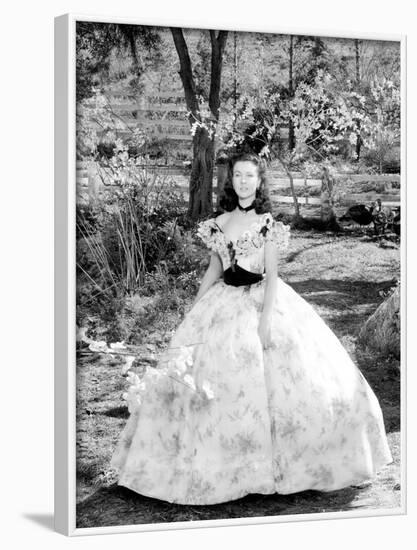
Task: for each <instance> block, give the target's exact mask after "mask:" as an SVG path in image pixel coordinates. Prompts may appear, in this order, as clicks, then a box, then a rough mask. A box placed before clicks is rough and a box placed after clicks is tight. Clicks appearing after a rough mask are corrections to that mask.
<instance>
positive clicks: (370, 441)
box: [112, 213, 392, 505]
mask: <svg viewBox="0 0 417 550" xmlns="http://www.w3.org/2000/svg"><path fill="white" fill-rule="evenodd" d="M198 235H199V236H200V238H201V239H202V240H203V241H204V243H205V244H206V245H207V247H208V248H209V249H211V250H212V251H214V252H217V253H218V254H219V255H220V257H221V259H222V262H223V267H224V277H223V279H221V280H219V281H218V282H216V283H215V284H214V285H213V286H212V287H210V289H209V290H208V291H207V293H206V294H205V295H204V296H203V297H202V298H201V299H200V300H199V301H198V302H197V304H195V305H194V307H193V308H192V309H191V311H190V312H189V313H188V314H187V315H186V316H185V318H184V319H183V321H182V323H181V324H180V325H179V327H178V329H177V331H176V333H175V334H174V336H173V338H172V340H171V342H170V345H169V347H168V349H167V351H166V352H165V353H164V354H163V356H162V357H161V359H160V368H159V369H155V368H148V370H147V371H146V373H145V374H144V375H143V376H142V377H138V376H137V375H136V374H133V373H132V374H131V375H130V382H131V385H130V388H129V391H128V392H127V395H126V396H125V397H126V399H127V401H128V404H129V411H130V417H129V419H128V421H127V424H126V426H125V428H124V430H123V432H122V434H121V437H120V440H119V442H118V444H117V447H116V450H115V452H114V454H113V458H112V466H113V467H115V468H117V470H118V471H119V480H118V483H119V484H120V485H123V486H125V487H128V488H129V489H131V490H133V491H136V492H137V493H140V494H142V495H146V496H150V497H154V498H158V499H161V500H164V501H168V502H172V503H179V504H194V505H196V504H200V505H203V504H215V503H220V502H226V501H229V500H233V499H238V498H240V497H243V496H245V495H247V494H249V493H262V494H273V493H281V494H289V493H296V492H299V491H303V490H307V489H314V490H318V491H333V490H336V489H341V488H343V487H347V486H349V485H353V484H355V485H356V484H360V483H363V482H365V481H369V480H372V478H373V477H374V476H375V474H376V472H377V471H378V470H379V469H380V468H381V467H382V466H384V465H386V464H387V463H389V462H391V461H392V457H391V453H390V450H389V447H388V443H387V438H386V434H385V429H384V423H383V417H382V412H381V408H380V406H379V403H378V400H377V398H376V396H375V394H374V393H373V391H372V389H371V388H370V386H369V385H368V383H367V381H366V380H365V378H364V377H363V375H362V374H361V372H360V371H359V369H358V368H357V367H356V365H355V364H354V363H353V362H352V360H351V359H350V357H349V355H348V353H347V352H346V350H345V349H344V347H343V346H342V344H341V343H340V341H339V340H338V338H337V337H336V336H335V334H334V333H333V332H332V331H331V329H330V328H329V327H328V326H327V325H326V323H325V322H324V321H323V320H322V319H321V317H320V316H319V315H318V314H317V313H316V311H315V310H314V309H313V307H312V306H310V305H309V304H308V303H307V302H306V301H305V300H304V299H303V298H302V297H301V296H299V295H298V294H297V293H296V292H295V291H294V290H293V289H292V288H291V287H290V286H288V285H287V284H286V283H285V282H284V281H283V280H282V279H281V278H280V277H278V280H277V285H278V287H277V296H276V300H275V303H274V306H273V311H272V319H271V333H272V345H271V346H270V347H269V348H268V349H267V350H263V348H262V345H261V341H260V339H259V336H258V332H257V327H258V322H259V318H260V314H261V310H262V306H263V296H264V288H265V283H264V278H263V276H262V274H263V272H264V245H265V241H266V240H269V239H272V240H273V241H275V242H276V243H277V246H278V248H284V247H285V246H286V245H287V242H288V236H289V230H288V227H287V226H285V225H283V224H282V223H281V222H276V221H274V220H273V218H272V216H271V214H270V213H266V214H263V215H262V216H261V217H260V218H259V219H258V221H256V222H255V223H254V224H253V225H252V226H251V228H250V229H249V230H248V231H246V232H245V233H243V234H242V235H241V236H240V237H239V238H238V239H237V240H235V241H230V240H228V239H227V238H226V235H225V234H224V233H223V231H222V229H221V227H219V226H218V225H217V223H216V221H215V219H209V220H207V221H204V222H201V223H200V225H199V228H198Z"/></svg>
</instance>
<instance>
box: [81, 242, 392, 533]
mask: <svg viewBox="0 0 417 550" xmlns="http://www.w3.org/2000/svg"><path fill="white" fill-rule="evenodd" d="M281 265H282V268H281V270H280V275H281V276H282V277H283V278H284V279H285V280H286V281H287V282H289V283H290V284H291V285H292V286H293V288H294V289H295V290H296V291H297V292H298V293H300V294H301V295H302V296H303V297H304V298H305V299H307V300H308V301H309V302H310V303H311V304H312V305H313V306H314V307H315V308H316V309H317V310H318V312H319V313H320V314H321V315H322V316H323V317H324V318H325V320H326V322H327V323H328V324H329V325H330V326H331V328H332V329H333V330H334V331H335V332H336V334H337V335H338V337H339V338H341V340H342V342H343V344H344V345H345V347H346V348H347V350H348V352H349V353H350V354H351V356H352V357H353V358H354V359H355V361H356V363H357V364H358V366H359V368H360V369H361V370H362V372H363V374H364V375H365V377H366V378H367V380H368V382H369V383H370V385H371V387H372V388H373V389H374V391H375V393H376V395H377V397H378V399H379V401H380V403H381V406H382V409H383V413H384V420H385V426H386V430H387V433H388V440H389V444H390V448H391V452H392V454H393V458H394V461H393V463H392V464H390V465H388V466H387V467H386V468H384V469H383V470H382V471H381V472H380V473H379V475H378V477H377V479H376V480H375V482H374V483H373V484H372V485H369V486H367V487H362V488H355V487H349V488H346V489H343V490H341V491H335V492H332V493H320V492H315V491H305V492H302V493H298V494H293V495H288V496H282V495H268V496H265V495H249V496H247V497H245V498H242V499H239V500H236V501H232V502H228V503H224V504H219V505H215V506H181V505H175V504H169V503H166V502H162V501H159V500H155V499H151V498H146V497H143V496H140V495H138V494H136V493H134V492H132V491H129V490H127V489H124V488H122V487H118V486H117V485H116V484H115V483H114V479H112V478H111V477H109V476H108V472H107V465H108V463H109V460H110V456H111V452H112V449H113V447H114V444H115V443H116V441H117V437H118V435H119V433H120V430H121V428H122V426H123V425H124V423H125V419H126V418H127V415H128V412H127V409H126V407H125V406H124V403H123V401H122V399H121V394H122V392H123V391H124V388H125V381H124V379H123V377H122V376H121V374H120V368H119V366H118V364H117V363H115V362H112V361H111V360H110V359H109V358H106V359H104V360H103V359H98V360H97V361H95V362H94V361H93V362H92V361H91V360H86V359H80V360H79V364H78V375H77V386H78V390H77V396H78V405H77V473H78V484H77V487H78V491H77V501H78V504H77V527H99V526H115V525H134V524H145V523H164V524H165V523H166V522H180V521H201V520H211V519H225V518H245V517H263V516H280V515H288V514H291V515H292V514H305V513H317V512H340V511H347V512H348V511H352V510H387V511H388V513H389V511H390V510H391V511H393V510H394V509H396V508H399V507H400V504H401V486H400V370H399V361H398V360H397V359H395V358H393V357H388V358H386V357H385V358H381V357H377V356H375V355H373V354H369V353H367V352H365V351H364V350H360V349H358V348H357V347H356V335H357V333H358V330H359V328H360V326H361V325H362V324H363V322H364V321H365V320H366V318H367V317H368V316H369V315H370V314H371V313H372V312H373V311H374V310H375V309H376V307H377V306H378V305H379V303H380V302H381V301H382V300H383V294H384V292H385V291H387V290H388V289H389V288H390V286H392V284H393V277H395V276H398V272H399V250H398V246H397V247H396V246H391V245H390V244H388V245H387V246H379V245H377V244H375V243H373V242H371V241H370V240H368V239H367V238H366V237H363V238H358V237H357V236H356V237H342V238H336V237H333V236H328V235H323V234H322V235H317V234H313V233H307V234H301V233H300V234H298V235H295V236H294V239H293V243H292V245H291V249H290V250H289V252H288V253H287V255H286V257H285V259H284V258H283V260H282V263H281Z"/></svg>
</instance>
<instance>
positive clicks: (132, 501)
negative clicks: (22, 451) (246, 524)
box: [77, 485, 362, 528]
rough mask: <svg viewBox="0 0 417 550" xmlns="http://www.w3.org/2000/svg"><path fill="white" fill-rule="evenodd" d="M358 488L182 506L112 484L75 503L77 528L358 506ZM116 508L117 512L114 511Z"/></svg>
mask: <svg viewBox="0 0 417 550" xmlns="http://www.w3.org/2000/svg"><path fill="white" fill-rule="evenodd" d="M361 492H362V489H359V488H353V487H349V488H346V489H342V490H340V491H333V492H331V493H320V492H318V491H304V492H302V493H296V494H293V495H258V494H253V495H248V496H246V497H244V498H241V499H239V500H235V501H231V502H227V503H224V504H216V505H211V506H184V505H179V504H171V503H168V502H163V501H160V500H157V499H153V498H148V497H144V496H142V495H138V494H137V493H134V492H133V491H130V490H129V489H126V488H124V487H120V486H118V485H113V486H111V487H108V488H101V489H99V490H98V491H97V492H96V493H94V494H93V495H92V496H91V497H89V498H87V499H86V500H84V501H83V502H82V503H80V504H78V506H77V516H78V523H77V527H78V528H81V527H104V526H114V525H137V524H144V523H169V522H181V521H201V520H214V519H232V518H246V517H265V516H280V515H293V514H306V513H310V514H311V513H321V512H328V511H333V512H335V511H342V510H346V509H349V510H355V509H357V508H361V507H362V504H361V502H360V500H359V501H358V503H357V504H355V502H354V501H355V499H357V497H358V496H359V495H360V493H361ZM115 510H117V514H115V513H114V511H115Z"/></svg>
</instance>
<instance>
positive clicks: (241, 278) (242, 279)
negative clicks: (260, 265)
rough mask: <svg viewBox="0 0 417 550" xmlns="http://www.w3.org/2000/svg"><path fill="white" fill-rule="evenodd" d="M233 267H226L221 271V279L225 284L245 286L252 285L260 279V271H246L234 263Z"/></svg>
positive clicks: (261, 277) (261, 276)
mask: <svg viewBox="0 0 417 550" xmlns="http://www.w3.org/2000/svg"><path fill="white" fill-rule="evenodd" d="M233 267H234V269H232V268H231V267H228V268H227V269H226V270H225V271H224V273H223V280H224V282H225V283H226V284H227V285H232V286H245V285H253V284H255V283H259V281H262V279H263V275H262V273H252V271H246V269H243V267H240V265H238V264H235V265H234V266H233Z"/></svg>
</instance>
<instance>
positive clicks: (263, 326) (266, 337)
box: [258, 315, 271, 350]
mask: <svg viewBox="0 0 417 550" xmlns="http://www.w3.org/2000/svg"><path fill="white" fill-rule="evenodd" d="M258 334H259V338H260V340H261V344H262V349H264V350H266V349H268V348H269V347H270V345H271V322H270V317H269V315H261V318H260V319H259V325H258Z"/></svg>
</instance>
